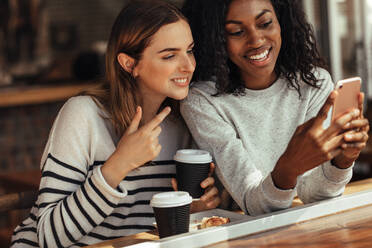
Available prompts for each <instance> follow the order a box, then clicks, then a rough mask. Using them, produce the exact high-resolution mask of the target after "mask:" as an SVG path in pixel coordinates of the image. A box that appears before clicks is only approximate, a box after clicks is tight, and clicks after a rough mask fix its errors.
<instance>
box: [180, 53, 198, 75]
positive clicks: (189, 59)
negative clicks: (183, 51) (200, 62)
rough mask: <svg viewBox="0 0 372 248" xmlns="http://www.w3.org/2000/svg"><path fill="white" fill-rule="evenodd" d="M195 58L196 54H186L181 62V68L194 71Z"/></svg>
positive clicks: (185, 70)
mask: <svg viewBox="0 0 372 248" xmlns="http://www.w3.org/2000/svg"><path fill="white" fill-rule="evenodd" d="M195 64H196V63H195V58H194V56H190V55H189V54H188V55H187V56H184V58H183V59H182V62H181V70H182V71H184V72H193V71H194V70H195Z"/></svg>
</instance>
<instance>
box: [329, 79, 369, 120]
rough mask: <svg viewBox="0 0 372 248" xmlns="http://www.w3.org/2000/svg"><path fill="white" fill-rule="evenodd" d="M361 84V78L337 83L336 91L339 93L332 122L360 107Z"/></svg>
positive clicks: (333, 109) (333, 110)
mask: <svg viewBox="0 0 372 248" xmlns="http://www.w3.org/2000/svg"><path fill="white" fill-rule="evenodd" d="M361 83H362V79H361V78H360V77H353V78H348V79H343V80H340V81H338V82H337V84H336V87H335V89H336V90H337V91H338V96H337V98H336V99H335V102H334V104H333V108H332V121H333V120H335V119H337V118H338V117H339V116H341V115H342V114H345V113H346V112H347V111H349V110H351V109H353V108H358V107H359V100H358V98H359V93H360V85H361Z"/></svg>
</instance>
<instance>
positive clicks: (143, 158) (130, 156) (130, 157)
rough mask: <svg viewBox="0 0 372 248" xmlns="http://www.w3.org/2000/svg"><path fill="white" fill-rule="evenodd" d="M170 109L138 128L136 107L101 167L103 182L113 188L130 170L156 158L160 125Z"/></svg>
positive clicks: (138, 112) (158, 148)
mask: <svg viewBox="0 0 372 248" xmlns="http://www.w3.org/2000/svg"><path fill="white" fill-rule="evenodd" d="M170 111H171V108H170V107H165V108H164V109H163V110H162V111H161V112H160V113H159V114H157V115H156V116H155V117H154V118H153V119H152V120H151V121H149V122H148V123H146V124H145V125H143V126H142V127H140V128H139V124H140V122H141V119H142V109H141V107H137V110H136V114H135V115H134V117H133V120H132V122H131V124H130V125H129V127H128V128H127V130H126V131H125V133H124V135H123V136H122V137H121V139H120V141H119V143H118V145H117V147H116V150H115V152H114V153H113V154H112V155H111V156H110V158H109V159H108V160H107V161H106V163H105V164H104V165H103V166H102V169H101V171H102V174H103V177H104V178H105V180H106V181H107V183H108V184H110V186H112V187H113V188H115V187H117V185H119V183H120V182H121V181H122V180H123V178H124V177H125V176H126V175H127V174H128V173H129V172H130V171H132V170H134V169H136V168H138V167H140V166H141V165H143V164H145V163H146V162H148V161H151V160H152V159H154V158H156V157H157V156H158V155H159V153H160V151H161V145H160V144H159V139H158V137H159V135H160V133H161V127H160V124H161V123H162V121H163V120H164V119H165V118H166V117H167V116H168V114H169V113H170Z"/></svg>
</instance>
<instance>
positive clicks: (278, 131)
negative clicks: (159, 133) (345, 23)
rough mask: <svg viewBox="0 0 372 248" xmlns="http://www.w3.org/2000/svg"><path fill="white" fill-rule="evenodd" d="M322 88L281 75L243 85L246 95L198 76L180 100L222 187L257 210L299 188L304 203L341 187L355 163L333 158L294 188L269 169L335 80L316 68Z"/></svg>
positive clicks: (287, 202)
mask: <svg viewBox="0 0 372 248" xmlns="http://www.w3.org/2000/svg"><path fill="white" fill-rule="evenodd" d="M316 76H317V77H318V78H320V79H323V80H322V81H320V82H319V83H320V86H321V88H320V89H318V88H315V87H310V86H308V85H307V84H305V83H303V82H301V97H299V94H298V92H297V91H296V90H295V89H292V88H290V87H289V86H288V81H287V80H286V79H285V78H279V79H278V80H277V81H276V82H275V83H274V84H272V85H271V86H270V87H269V88H266V89H263V90H249V89H246V90H245V95H244V96H235V95H232V94H224V95H221V96H218V97H214V96H211V95H212V94H214V93H216V88H215V83H214V82H211V81H206V82H197V83H195V84H194V85H193V87H192V89H191V90H190V93H189V95H188V97H187V98H186V99H185V100H184V101H183V102H182V104H181V113H182V115H183V117H184V119H185V121H186V123H187V125H188V127H189V129H190V131H191V133H192V136H193V138H194V139H195V141H196V143H197V145H198V146H199V147H200V148H202V149H205V150H207V151H209V152H211V154H212V155H213V157H214V160H215V162H216V164H217V168H216V173H217V176H218V178H219V179H220V180H221V182H222V183H223V185H224V187H225V188H226V189H227V191H228V192H229V193H230V194H231V196H232V197H233V199H234V200H235V201H236V202H237V204H238V205H239V206H240V208H241V209H243V210H244V211H245V212H246V213H247V214H250V215H259V214H263V213H267V212H272V211H276V210H281V209H285V208H288V207H290V206H291V204H292V201H293V198H294V197H295V196H296V193H297V194H298V196H299V198H300V199H301V200H302V201H303V202H304V203H309V202H314V201H318V200H321V199H326V198H331V197H335V196H338V195H340V194H342V193H343V191H344V188H345V185H346V184H347V183H348V182H349V180H350V179H351V176H352V168H351V167H350V168H348V169H344V170H343V169H339V168H337V167H335V166H332V165H331V164H330V162H326V163H324V164H321V165H319V166H318V167H316V168H315V169H313V170H310V171H308V172H306V173H305V174H303V175H302V176H300V177H299V178H298V180H297V185H296V187H295V189H290V190H281V189H279V188H277V187H276V186H275V185H274V184H273V181H272V178H271V171H272V170H273V168H274V167H275V165H276V163H277V161H278V159H279V158H280V156H281V155H282V154H283V152H284V151H285V150H286V148H287V145H288V143H289V141H290V139H291V138H292V135H293V134H294V132H295V130H296V128H297V127H298V126H299V125H301V124H303V123H304V122H306V121H307V120H309V119H311V118H312V117H314V116H316V115H317V113H318V111H319V109H320V108H321V107H322V106H323V104H324V102H325V101H326V99H327V97H328V95H329V93H330V92H331V91H332V89H333V87H334V85H333V82H332V80H331V77H330V75H329V73H328V72H327V71H325V70H323V69H318V70H317V72H316Z"/></svg>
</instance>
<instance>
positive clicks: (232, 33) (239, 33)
mask: <svg viewBox="0 0 372 248" xmlns="http://www.w3.org/2000/svg"><path fill="white" fill-rule="evenodd" d="M227 33H228V34H229V35H231V36H241V35H242V34H243V31H242V30H239V31H235V32H227Z"/></svg>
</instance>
